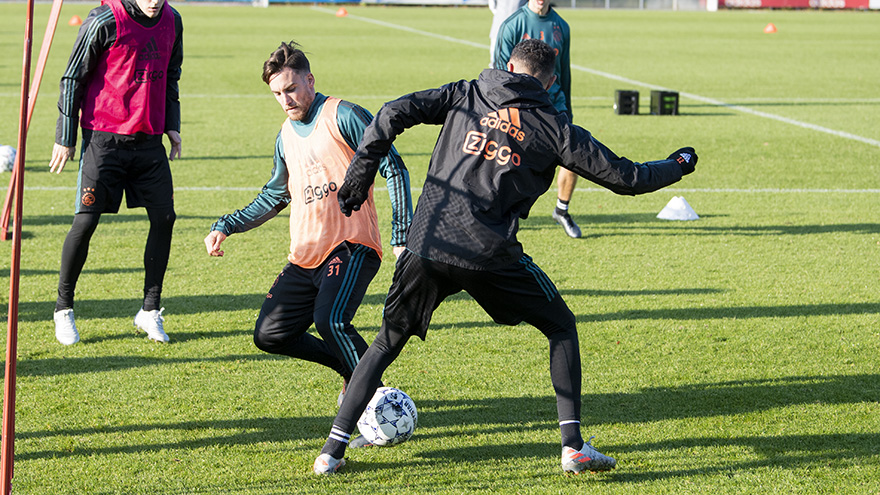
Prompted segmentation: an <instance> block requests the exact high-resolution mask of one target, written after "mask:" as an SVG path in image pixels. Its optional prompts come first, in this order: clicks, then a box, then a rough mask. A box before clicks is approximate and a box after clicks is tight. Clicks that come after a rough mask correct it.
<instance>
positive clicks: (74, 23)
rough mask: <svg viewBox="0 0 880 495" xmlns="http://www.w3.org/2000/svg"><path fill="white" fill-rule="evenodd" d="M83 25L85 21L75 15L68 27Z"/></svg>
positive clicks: (68, 22)
mask: <svg viewBox="0 0 880 495" xmlns="http://www.w3.org/2000/svg"><path fill="white" fill-rule="evenodd" d="M82 23H83V20H82V18H81V17H80V16H78V15H75V16H73V17H71V18H70V20H69V21H67V25H68V26H81V25H82Z"/></svg>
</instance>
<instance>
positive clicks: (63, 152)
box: [49, 143, 76, 174]
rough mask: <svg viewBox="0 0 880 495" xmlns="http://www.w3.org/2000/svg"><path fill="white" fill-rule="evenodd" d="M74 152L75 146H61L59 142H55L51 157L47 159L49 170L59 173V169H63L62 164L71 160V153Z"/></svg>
mask: <svg viewBox="0 0 880 495" xmlns="http://www.w3.org/2000/svg"><path fill="white" fill-rule="evenodd" d="M75 153H76V147H73V146H61V145H60V144H58V143H55V146H54V147H52V159H51V160H50V161H49V172H54V173H56V174H60V173H61V171H62V170H64V165H65V164H66V163H67V160H73V155H74V154H75Z"/></svg>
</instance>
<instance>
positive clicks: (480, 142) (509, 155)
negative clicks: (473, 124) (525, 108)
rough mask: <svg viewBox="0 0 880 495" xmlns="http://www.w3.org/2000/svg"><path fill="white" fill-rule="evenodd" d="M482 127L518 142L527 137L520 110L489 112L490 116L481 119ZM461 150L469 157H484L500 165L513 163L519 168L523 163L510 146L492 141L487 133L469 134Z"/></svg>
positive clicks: (508, 109)
mask: <svg viewBox="0 0 880 495" xmlns="http://www.w3.org/2000/svg"><path fill="white" fill-rule="evenodd" d="M480 125H483V126H486V127H489V128H491V129H498V130H499V131H501V132H503V133H505V134H507V135H509V136H510V137H512V138H514V139H516V140H517V141H522V140H523V139H524V138H525V136H526V134H525V132H523V130H522V128H521V127H520V125H521V124H520V120H519V109H517V108H502V109H499V110H498V111H497V112H489V114H488V115H486V116H485V117H483V118H482V119H480ZM461 150H462V151H464V152H465V153H467V154H469V155H477V156H479V155H482V156H483V158H485V159H486V160H489V161H492V160H494V161H496V162H498V165H507V164H508V163H512V164H513V166H514V167H519V165H520V163H521V162H522V159H521V158H520V156H519V154H518V153H515V152H514V151H513V150H511V149H510V147H509V146H506V145H502V144H500V143H498V142H495V141H492V140H490V139H489V136H488V134H486V133H485V132H479V131H470V132H468V133H467V135H465V137H464V145H463V146H462V147H461Z"/></svg>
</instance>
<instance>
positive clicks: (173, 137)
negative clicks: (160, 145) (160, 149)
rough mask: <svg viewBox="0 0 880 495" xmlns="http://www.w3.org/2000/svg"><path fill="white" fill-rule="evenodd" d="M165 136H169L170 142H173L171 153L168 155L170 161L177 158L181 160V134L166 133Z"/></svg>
mask: <svg viewBox="0 0 880 495" xmlns="http://www.w3.org/2000/svg"><path fill="white" fill-rule="evenodd" d="M165 134H166V135H167V136H168V140H169V141H171V151H170V152H169V153H168V159H169V160H171V161H174V159H175V158H180V143H181V139H180V133H179V132H177V131H166V132H165Z"/></svg>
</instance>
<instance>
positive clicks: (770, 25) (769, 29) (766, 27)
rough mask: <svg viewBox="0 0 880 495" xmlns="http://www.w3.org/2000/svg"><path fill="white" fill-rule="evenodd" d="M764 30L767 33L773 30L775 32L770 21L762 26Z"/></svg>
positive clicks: (774, 27)
mask: <svg viewBox="0 0 880 495" xmlns="http://www.w3.org/2000/svg"><path fill="white" fill-rule="evenodd" d="M764 32H765V33H767V34H770V33H775V32H776V26H774V25H773V23H772V22H771V23H770V24H767V25H766V26H765V27H764Z"/></svg>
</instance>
